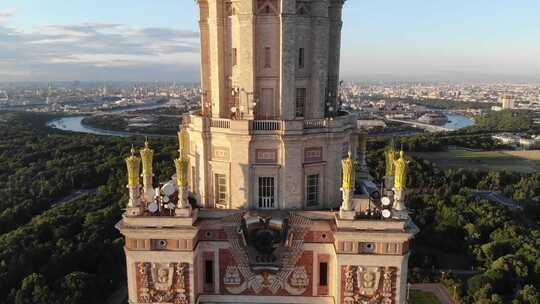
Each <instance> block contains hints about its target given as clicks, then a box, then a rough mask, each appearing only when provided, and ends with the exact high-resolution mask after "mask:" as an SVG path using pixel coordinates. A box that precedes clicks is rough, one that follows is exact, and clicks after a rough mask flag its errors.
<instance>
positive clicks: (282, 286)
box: [223, 213, 310, 296]
mask: <svg viewBox="0 0 540 304" xmlns="http://www.w3.org/2000/svg"><path fill="white" fill-rule="evenodd" d="M241 221H242V216H231V217H228V218H225V219H224V220H223V222H224V226H225V227H226V229H225V231H226V233H227V237H228V239H229V243H230V245H231V249H230V254H231V255H232V257H233V259H234V262H235V265H227V268H226V271H225V276H224V277H223V284H224V287H225V290H226V291H227V292H228V293H230V294H242V293H255V294H259V293H261V292H263V291H266V292H269V293H270V294H272V295H276V294H278V292H280V291H284V292H286V293H287V294H289V295H296V296H299V295H304V294H305V293H306V291H307V290H308V285H309V275H308V271H307V270H306V268H305V267H304V266H300V265H297V264H298V261H299V260H300V258H301V257H302V255H303V253H304V251H303V249H302V247H303V240H304V237H305V234H306V232H307V231H308V228H307V227H309V224H310V220H309V219H307V218H304V217H301V216H298V215H296V214H294V213H293V214H291V215H290V216H289V218H288V222H289V229H288V236H287V238H286V239H287V240H286V241H284V242H283V244H281V245H280V246H279V247H278V248H277V249H275V251H276V253H275V257H276V259H277V261H276V263H277V264H276V265H279V266H277V267H275V266H273V265H268V267H266V266H264V265H263V264H257V263H255V264H254V265H251V264H250V255H249V253H248V251H249V250H252V251H253V250H256V249H255V248H248V247H249V244H248V246H246V245H245V243H243V242H242V241H241V239H240V236H241V234H239V233H238V227H239V226H240V224H241ZM270 264H272V263H270ZM252 266H253V267H255V266H256V267H257V268H258V272H255V271H254V270H253V269H252ZM265 267H266V268H265ZM261 269H264V270H262V271H261Z"/></svg>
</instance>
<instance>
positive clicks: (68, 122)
mask: <svg viewBox="0 0 540 304" xmlns="http://www.w3.org/2000/svg"><path fill="white" fill-rule="evenodd" d="M167 106H170V105H169V104H168V103H165V104H161V105H151V106H140V107H133V108H129V109H123V110H112V111H110V112H111V113H124V112H130V111H136V110H148V109H156V108H161V107H167ZM85 117H87V116H68V117H61V118H56V119H53V120H51V121H49V122H47V127H51V128H55V129H58V130H62V131H68V132H77V133H87V134H95V135H106V136H120V137H128V136H141V135H142V136H160V135H156V134H143V133H133V132H126V131H112V130H105V129H99V128H94V127H90V126H88V125H85V124H83V123H82V120H83V119H84V118H85ZM161 136H170V135H161Z"/></svg>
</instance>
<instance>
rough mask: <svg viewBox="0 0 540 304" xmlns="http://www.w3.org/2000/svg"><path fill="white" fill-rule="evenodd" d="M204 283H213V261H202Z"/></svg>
mask: <svg viewBox="0 0 540 304" xmlns="http://www.w3.org/2000/svg"><path fill="white" fill-rule="evenodd" d="M204 283H205V284H207V285H214V261H212V260H206V261H204Z"/></svg>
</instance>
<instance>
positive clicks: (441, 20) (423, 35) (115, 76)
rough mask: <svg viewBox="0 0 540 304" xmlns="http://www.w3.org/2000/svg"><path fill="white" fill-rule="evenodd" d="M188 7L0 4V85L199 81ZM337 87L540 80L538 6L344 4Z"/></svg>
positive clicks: (38, 1)
mask: <svg viewBox="0 0 540 304" xmlns="http://www.w3.org/2000/svg"><path fill="white" fill-rule="evenodd" d="M197 20H198V15H197V7H196V4H195V1H193V0H136V1H134V0H129V1H128V0H108V1H104V0H93V1H89V0H84V1H83V0H71V1H66V0H0V81H12V80H75V79H78V80H106V81H107V80H185V81H190V80H197V79H198V77H199V76H198V74H199V62H198V60H199V55H198V38H197V36H198V34H197V32H198V29H197V27H198V23H197ZM342 42H343V45H342V47H343V49H342V65H341V71H342V78H344V79H347V80H374V79H385V80H390V79H397V80H408V79H410V80H416V79H434V80H439V79H449V80H459V79H464V80H467V79H477V80H478V79H485V80H490V79H499V78H506V79H510V80H512V79H517V78H524V79H540V1H538V0H491V1H487V0H408V1H403V0H378V1H367V0H348V1H347V2H346V4H345V10H344V27H343V38H342Z"/></svg>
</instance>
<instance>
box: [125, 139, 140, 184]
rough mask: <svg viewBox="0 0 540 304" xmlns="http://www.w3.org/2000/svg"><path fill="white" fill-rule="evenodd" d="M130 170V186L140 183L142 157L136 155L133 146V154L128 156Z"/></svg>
mask: <svg viewBox="0 0 540 304" xmlns="http://www.w3.org/2000/svg"><path fill="white" fill-rule="evenodd" d="M126 166H127V170H128V186H138V185H139V173H140V170H141V159H140V158H139V157H137V156H135V148H134V147H133V145H132V146H131V156H129V157H127V158H126Z"/></svg>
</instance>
